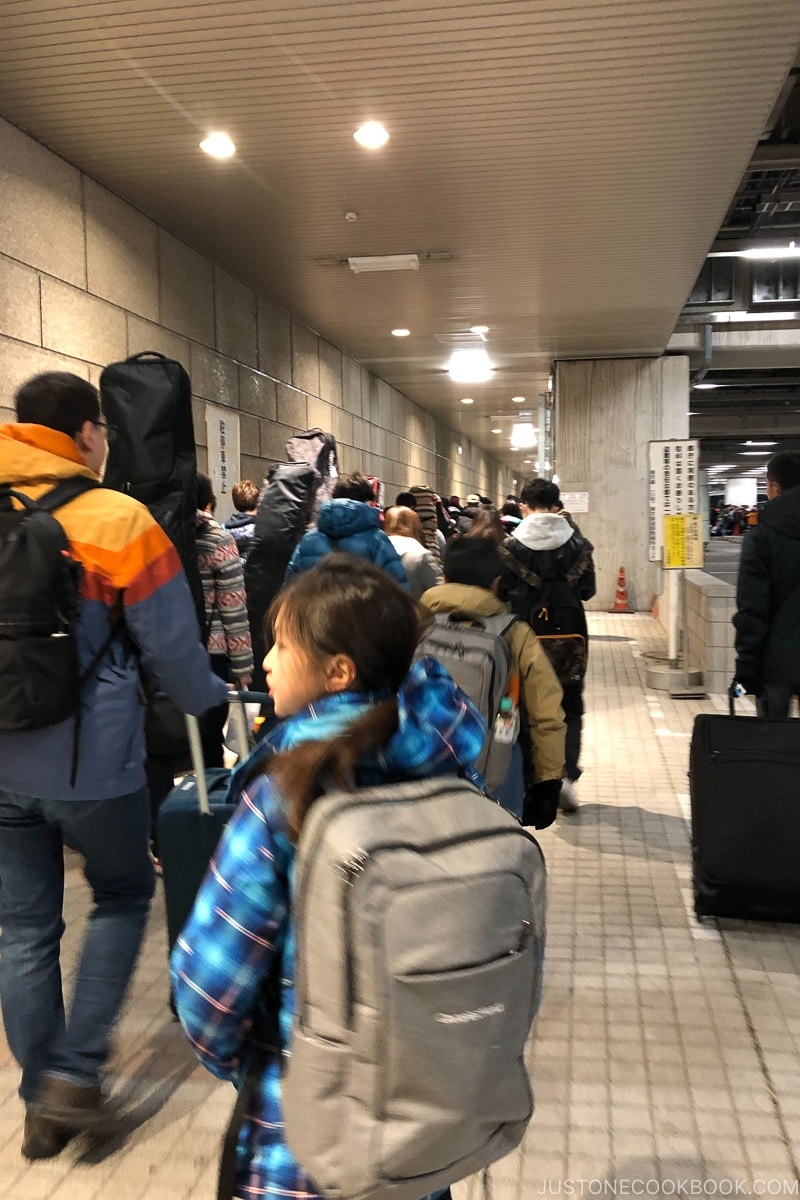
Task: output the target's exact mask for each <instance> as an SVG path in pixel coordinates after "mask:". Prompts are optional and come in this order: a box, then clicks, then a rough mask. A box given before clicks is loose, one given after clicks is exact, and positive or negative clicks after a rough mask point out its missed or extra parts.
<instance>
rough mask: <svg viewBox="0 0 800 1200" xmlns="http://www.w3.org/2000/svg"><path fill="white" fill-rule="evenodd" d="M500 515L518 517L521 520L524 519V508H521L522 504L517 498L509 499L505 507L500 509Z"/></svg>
mask: <svg viewBox="0 0 800 1200" xmlns="http://www.w3.org/2000/svg"><path fill="white" fill-rule="evenodd" d="M500 516H501V517H516V518H517V519H518V520H520V521H521V520H522V510H521V509H520V506H519V505H518V504H517V502H516V500H507V501H506V503H505V504H504V505H503V507H502V508H501V509H500Z"/></svg>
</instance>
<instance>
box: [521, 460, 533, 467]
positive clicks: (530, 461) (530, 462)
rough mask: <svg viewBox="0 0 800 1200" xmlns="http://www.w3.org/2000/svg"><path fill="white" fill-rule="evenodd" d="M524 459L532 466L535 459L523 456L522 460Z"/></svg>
mask: <svg viewBox="0 0 800 1200" xmlns="http://www.w3.org/2000/svg"><path fill="white" fill-rule="evenodd" d="M522 461H523V462H524V463H527V464H528V466H531V465H532V464H533V459H532V458H523V460H522Z"/></svg>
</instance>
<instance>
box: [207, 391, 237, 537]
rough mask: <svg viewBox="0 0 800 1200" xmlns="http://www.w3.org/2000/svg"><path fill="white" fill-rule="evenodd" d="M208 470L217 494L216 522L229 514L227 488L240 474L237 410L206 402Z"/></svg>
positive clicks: (229, 491) (221, 521) (220, 521)
mask: <svg viewBox="0 0 800 1200" xmlns="http://www.w3.org/2000/svg"><path fill="white" fill-rule="evenodd" d="M206 433H207V435H208V473H209V475H210V476H211V482H212V484H213V485H214V495H215V496H216V497H217V511H216V513H215V517H216V519H217V520H218V521H219V523H220V524H222V523H223V521H227V520H228V517H230V516H232V515H233V501H232V500H231V488H232V487H233V485H234V484H235V483H238V481H239V479H240V478H241V474H240V473H241V463H240V450H239V414H238V413H237V412H233V411H232V410H231V409H230V408H220V407H219V405H217V404H207V405H206Z"/></svg>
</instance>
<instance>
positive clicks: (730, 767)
mask: <svg viewBox="0 0 800 1200" xmlns="http://www.w3.org/2000/svg"><path fill="white" fill-rule="evenodd" d="M730 710H731V711H730V716H727V717H725V716H716V715H713V714H709V713H703V714H701V715H700V716H698V717H696V718H695V723H694V731H693V734H692V743H691V754H690V769H689V777H690V790H691V807H692V873H693V884H694V907H695V913H696V914H697V916H698V917H709V916H716V917H740V918H746V919H753V920H759V921H800V868H799V867H798V864H800V722H798V721H792V720H773V719H766V718H758V719H754V718H753V717H737V716H736V715H735V713H734V699H733V696H732V695H731V697H730Z"/></svg>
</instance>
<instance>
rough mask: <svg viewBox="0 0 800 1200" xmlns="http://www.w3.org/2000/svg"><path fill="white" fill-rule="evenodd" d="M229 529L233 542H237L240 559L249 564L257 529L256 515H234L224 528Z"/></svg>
mask: <svg viewBox="0 0 800 1200" xmlns="http://www.w3.org/2000/svg"><path fill="white" fill-rule="evenodd" d="M222 528H223V529H227V531H228V533H229V534H231V536H232V537H233V540H234V541H235V542H236V549H237V550H238V551H239V557H240V558H241V560H242V562H243V563H246V562H247V556H248V554H249V553H250V547H251V546H252V545H253V537H254V536H255V529H256V514H255V513H234V514H233V516H232V517H229V518H228V520H227V521H226V522H225V524H224V525H223V527H222Z"/></svg>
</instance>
